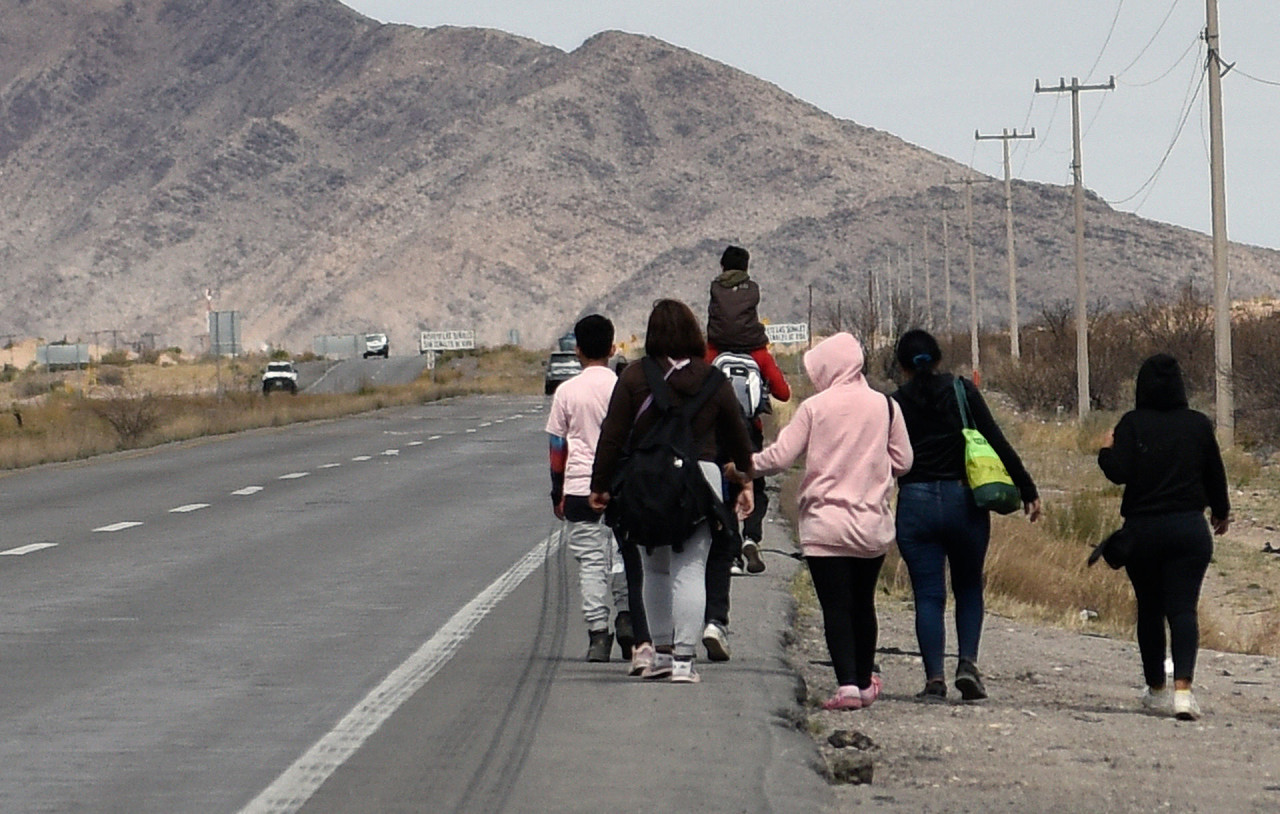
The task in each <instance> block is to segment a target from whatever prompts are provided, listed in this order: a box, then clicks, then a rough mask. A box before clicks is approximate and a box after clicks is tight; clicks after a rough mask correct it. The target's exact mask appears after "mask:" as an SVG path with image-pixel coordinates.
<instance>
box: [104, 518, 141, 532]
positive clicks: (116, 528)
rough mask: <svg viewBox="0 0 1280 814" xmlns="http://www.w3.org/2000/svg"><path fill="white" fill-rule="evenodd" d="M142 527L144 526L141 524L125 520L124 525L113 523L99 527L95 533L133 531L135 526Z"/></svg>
mask: <svg viewBox="0 0 1280 814" xmlns="http://www.w3.org/2000/svg"><path fill="white" fill-rule="evenodd" d="M141 525H142V524H141V523H139V522H137V521H134V520H125V521H124V522H122V523H112V524H111V525H109V526H99V527H98V528H96V529H94V531H124V530H125V529H131V528H133V527H134V526H141Z"/></svg>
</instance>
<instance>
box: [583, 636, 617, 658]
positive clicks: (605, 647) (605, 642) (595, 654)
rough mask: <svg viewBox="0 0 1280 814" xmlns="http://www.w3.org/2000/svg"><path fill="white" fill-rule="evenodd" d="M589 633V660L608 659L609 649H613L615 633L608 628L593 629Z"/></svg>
mask: <svg viewBox="0 0 1280 814" xmlns="http://www.w3.org/2000/svg"><path fill="white" fill-rule="evenodd" d="M587 635H588V636H589V637H590V644H588V645H587V661H608V660H609V651H610V650H613V635H612V634H611V633H609V631H607V630H592V631H590V632H588V634H587Z"/></svg>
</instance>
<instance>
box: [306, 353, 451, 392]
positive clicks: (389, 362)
mask: <svg viewBox="0 0 1280 814" xmlns="http://www.w3.org/2000/svg"><path fill="white" fill-rule="evenodd" d="M426 367H427V357H426V356H391V357H389V358H386V359H383V358H381V357H379V356H373V357H370V358H368V359H343V360H342V361H339V362H332V363H313V362H306V363H303V364H301V365H299V366H298V387H299V389H300V390H302V391H303V392H307V393H355V392H356V391H358V390H359V389H360V388H361V387H369V386H385V385H392V384H409V383H411V382H413V381H414V380H415V379H417V378H418V376H420V375H422V371H423V370H425V369H426Z"/></svg>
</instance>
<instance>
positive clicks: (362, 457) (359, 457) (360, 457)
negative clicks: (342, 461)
mask: <svg viewBox="0 0 1280 814" xmlns="http://www.w3.org/2000/svg"><path fill="white" fill-rule="evenodd" d="M372 458H373V456H372V455H357V456H356V457H354V458H352V459H351V460H353V461H368V460H370V459H372Z"/></svg>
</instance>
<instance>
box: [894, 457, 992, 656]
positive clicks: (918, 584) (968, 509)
mask: <svg viewBox="0 0 1280 814" xmlns="http://www.w3.org/2000/svg"><path fill="white" fill-rule="evenodd" d="M897 525H898V551H899V553H900V554H901V555H902V559H903V561H904V562H905V563H906V564H907V573H908V574H910V575H911V591H912V593H914V594H915V603H916V640H917V641H918V642H919V644H920V656H921V658H922V659H923V661H924V673H925V678H926V679H935V678H942V677H943V676H944V675H945V674H944V672H943V666H942V660H943V654H944V653H945V650H946V643H947V633H946V627H945V625H944V623H943V612H944V611H945V610H946V606H947V587H946V569H947V565H948V564H950V567H951V592H952V594H954V596H955V601H956V638H957V639H958V640H959V650H960V659H961V660H962V661H969V662H973V663H974V664H976V663H977V661H978V642H979V640H980V639H981V638H982V614H983V604H982V584H983V578H982V568H983V563H984V562H985V561H986V557H987V543H988V542H989V541H990V539H991V515H990V514H988V513H987V511H986V510H985V509H979V508H978V507H977V506H976V505H974V502H973V495H972V493H971V492H970V491H969V487H968V486H967V485H966V484H964V483H963V482H961V481H958V480H957V481H928V482H925V483H904V484H902V485H901V486H900V487H899V489H898V515H897Z"/></svg>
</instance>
